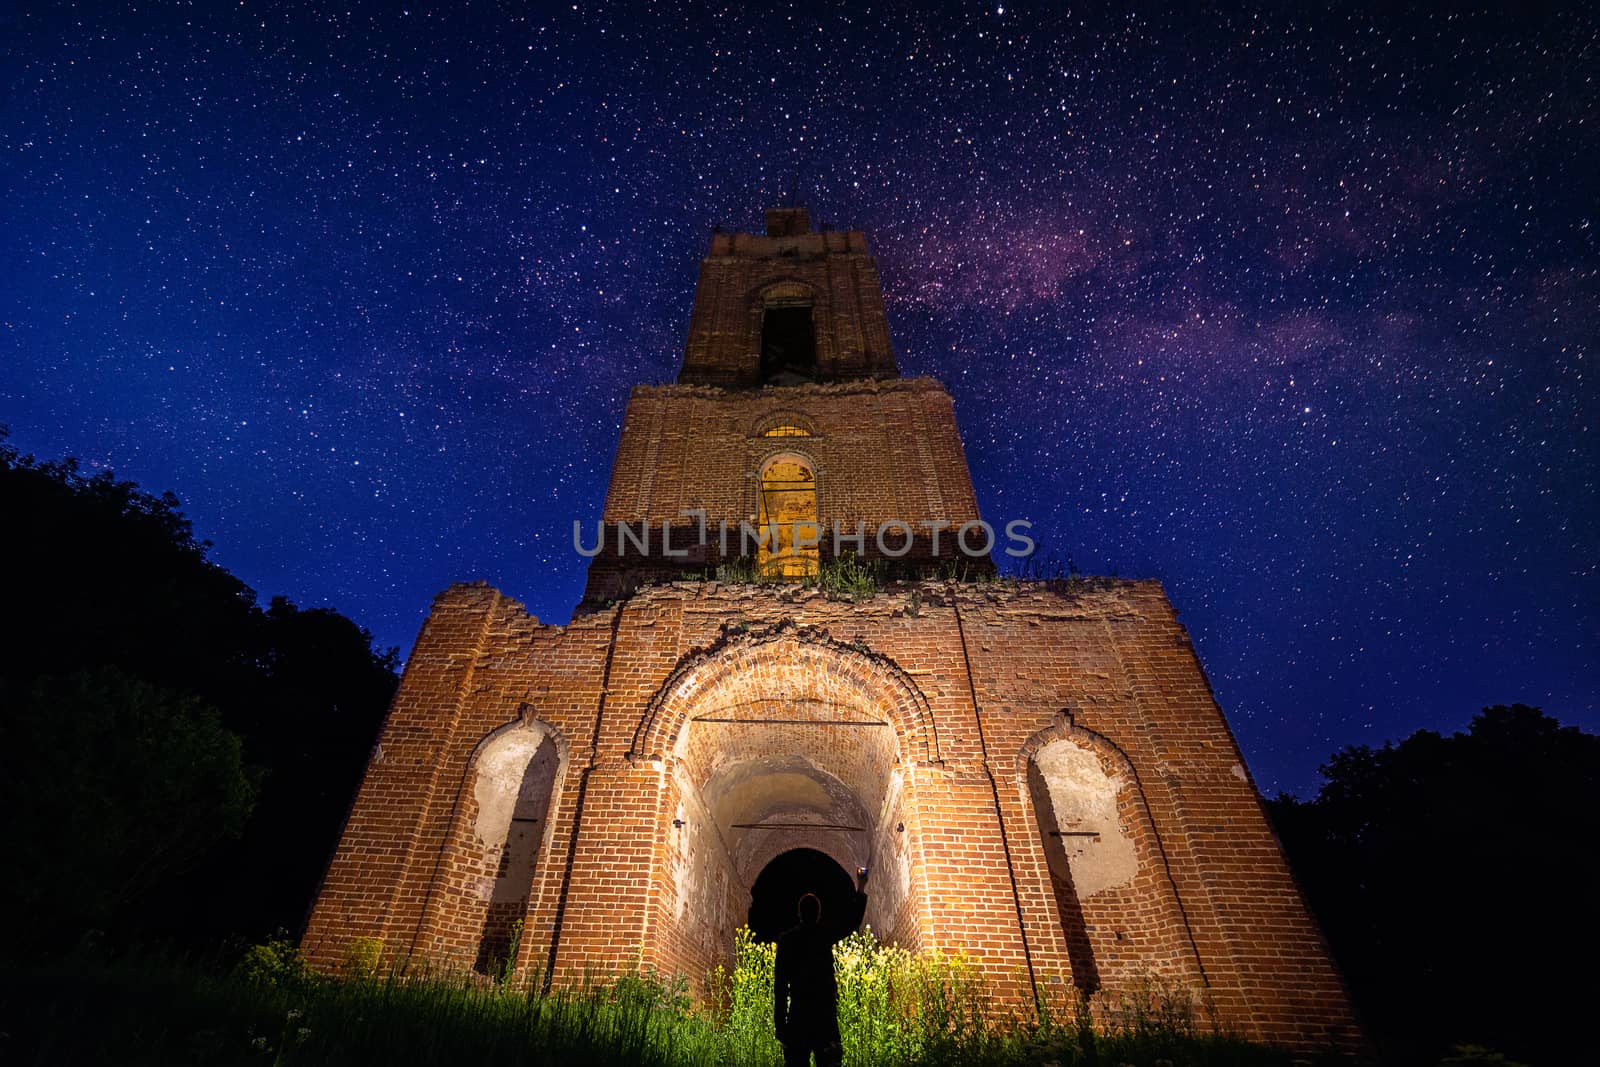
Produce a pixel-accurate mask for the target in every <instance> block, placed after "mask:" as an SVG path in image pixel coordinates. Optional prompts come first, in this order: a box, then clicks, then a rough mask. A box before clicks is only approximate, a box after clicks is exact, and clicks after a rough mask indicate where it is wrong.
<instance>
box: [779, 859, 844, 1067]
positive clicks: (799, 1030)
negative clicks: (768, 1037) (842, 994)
mask: <svg viewBox="0 0 1600 1067" xmlns="http://www.w3.org/2000/svg"><path fill="white" fill-rule="evenodd" d="M866 888H867V869H866V868H865V867H857V868H856V892H855V896H854V898H853V899H852V900H851V901H850V903H849V904H848V905H847V906H846V907H845V909H844V912H843V914H841V915H839V916H830V917H829V921H828V922H826V923H825V922H823V921H822V900H821V899H820V898H819V897H818V896H817V895H816V894H814V893H807V894H805V895H804V896H803V897H801V898H800V903H799V905H798V907H797V908H796V910H797V911H798V912H799V917H800V925H799V926H796V927H794V928H793V929H792V930H789V931H787V932H785V933H784V934H782V935H780V936H779V938H778V955H777V960H776V962H775V963H774V966H773V973H772V1021H773V1023H774V1025H775V1026H776V1028H777V1031H778V1041H779V1042H780V1043H781V1044H782V1045H783V1063H784V1067H810V1064H811V1056H812V1054H813V1053H815V1054H816V1057H817V1067H839V1063H840V1062H841V1060H843V1058H844V1049H843V1047H842V1046H841V1044H840V1041H839V985H838V981H837V979H835V977H834V974H833V946H834V945H835V944H836V943H837V942H839V941H843V940H844V939H845V938H846V937H849V936H850V934H851V933H853V932H854V931H855V930H856V929H857V928H858V927H859V926H860V925H861V917H862V916H863V915H864V914H865V913H866V910H867V894H866Z"/></svg>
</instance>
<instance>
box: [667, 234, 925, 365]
mask: <svg viewBox="0 0 1600 1067" xmlns="http://www.w3.org/2000/svg"><path fill="white" fill-rule="evenodd" d="M791 221H793V222H796V223H797V224H796V225H788V226H785V227H782V229H784V230H785V231H787V232H783V233H781V234H777V235H774V234H773V233H771V232H769V233H767V234H751V233H719V234H717V235H716V236H714V237H713V238H712V239H711V249H710V252H709V254H708V255H707V256H706V259H705V260H704V261H703V262H702V263H701V265H700V280H699V283H698V285H697V286H696V288H695V300H694V310H693V311H692V312H691V314H690V318H689V339H688V344H687V346H686V349H685V353H684V361H683V371H682V373H681V374H680V375H679V378H678V380H679V381H680V382H684V383H692V384H700V385H720V386H729V387H748V386H756V385H760V384H761V374H760V370H761V363H760V356H761V324H762V315H763V312H764V311H765V309H766V306H767V303H768V300H769V297H770V295H771V294H772V293H773V291H774V290H776V289H778V287H782V289H781V291H782V292H783V293H785V294H790V295H793V296H795V297H797V298H799V299H801V300H803V301H805V302H806V303H808V304H809V305H810V306H811V308H812V321H813V326H814V328H815V331H816V345H817V372H818V380H822V381H840V380H845V379H850V378H892V377H895V376H896V375H897V374H898V373H899V372H898V371H897V370H896V369H895V362H894V353H893V351H892V350H891V349H890V347H889V325H888V321H887V319H886V318H885V317H884V312H883V287H882V283H881V282H880V281H879V279H878V266H877V264H876V263H875V262H874V261H873V259H872V257H871V256H870V255H868V254H867V239H866V236H865V235H864V234H862V233H861V232H860V231H858V230H849V231H824V232H822V233H812V232H810V230H809V221H808V220H804V219H803V217H802V218H801V219H799V220H791Z"/></svg>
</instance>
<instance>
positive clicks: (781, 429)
mask: <svg viewBox="0 0 1600 1067" xmlns="http://www.w3.org/2000/svg"><path fill="white" fill-rule="evenodd" d="M761 436H762V437H810V436H811V431H810V430H808V429H806V428H805V427H804V426H796V425H794V424H793V423H788V422H786V423H783V424H782V425H779V426H771V427H768V428H767V429H765V430H762V431H761Z"/></svg>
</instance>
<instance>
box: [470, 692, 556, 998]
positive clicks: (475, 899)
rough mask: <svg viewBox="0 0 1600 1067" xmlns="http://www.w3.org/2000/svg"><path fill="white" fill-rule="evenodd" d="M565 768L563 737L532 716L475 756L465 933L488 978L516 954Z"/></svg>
mask: <svg viewBox="0 0 1600 1067" xmlns="http://www.w3.org/2000/svg"><path fill="white" fill-rule="evenodd" d="M566 766H567V746H566V743H565V739H564V738H563V737H562V736H561V734H560V732H559V731H557V730H556V729H555V727H553V726H551V725H550V724H549V723H546V722H544V721H543V720H541V719H539V718H537V717H535V716H534V715H532V714H531V713H528V712H524V714H523V715H522V716H520V717H519V718H518V720H517V721H516V722H514V723H510V724H508V725H506V726H504V727H501V728H500V729H498V730H496V731H494V732H493V733H491V734H490V735H489V736H488V737H486V738H484V740H483V741H482V742H481V743H480V744H479V746H478V748H477V750H476V752H475V753H474V754H473V757H472V760H471V763H470V765H469V769H468V774H467V790H466V796H465V797H464V798H463V799H464V801H465V803H464V812H463V813H464V815H465V816H466V819H465V825H464V827H463V832H462V837H463V841H462V843H461V844H462V847H461V854H462V856H463V862H464V864H465V865H466V867H467V872H466V873H467V875H468V877H467V879H466V882H467V890H468V892H467V893H466V894H464V896H465V900H464V902H463V905H462V907H463V913H464V914H463V921H464V923H465V925H466V927H467V933H468V934H469V935H474V934H475V936H474V937H473V940H474V942H475V943H473V944H470V945H469V946H468V948H469V950H470V952H471V955H472V956H473V966H474V968H475V969H476V970H478V971H480V972H482V973H484V974H499V973H501V972H502V971H503V969H504V968H505V967H506V966H507V965H508V963H509V962H511V961H512V958H513V956H514V954H515V951H516V945H515V943H514V942H515V941H516V939H517V934H518V930H519V925H518V924H519V923H521V922H522V921H523V920H524V918H525V916H526V915H527V912H528V905H529V901H530V900H531V898H532V894H533V890H534V886H535V884H536V882H537V878H538V874H539V872H540V864H541V860H542V859H543V857H544V856H545V855H547V854H548V851H549V847H550V839H551V823H552V818H551V815H552V808H553V806H554V799H555V797H557V796H558V795H559V793H560V787H561V782H562V779H563V777H564V775H565V772H566Z"/></svg>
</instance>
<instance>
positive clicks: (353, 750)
mask: <svg viewBox="0 0 1600 1067" xmlns="http://www.w3.org/2000/svg"><path fill="white" fill-rule="evenodd" d="M0 440H3V439H0ZM0 516H4V521H3V522H0V560H3V561H4V562H3V564H0V567H3V572H0V573H3V581H4V588H5V590H6V594H7V597H6V601H7V603H6V607H7V611H6V612H5V613H4V615H3V618H4V623H3V625H4V632H3V633H0V686H3V687H4V689H3V692H5V693H8V694H11V696H10V697H9V699H10V700H15V699H17V697H16V694H20V693H23V692H27V691H29V690H30V689H31V687H33V686H35V685H36V684H37V683H40V681H41V680H42V679H49V678H57V677H63V676H68V675H74V674H77V673H78V672H81V671H96V670H100V669H104V668H112V669H115V670H116V671H118V672H120V674H121V675H122V676H124V677H126V678H128V679H137V680H138V681H140V682H143V683H146V684H148V685H150V686H154V687H157V688H159V689H160V690H162V691H163V692H164V693H166V694H168V696H170V697H171V698H172V699H175V700H180V701H181V700H183V699H185V698H192V699H194V700H196V701H198V702H199V703H201V704H203V705H205V706H208V707H211V708H214V709H216V711H217V712H218V714H219V715H220V717H221V721H222V724H223V725H224V726H225V727H226V728H227V729H228V730H229V731H232V732H233V733H234V734H236V735H237V736H238V737H239V738H241V739H242V742H243V754H244V759H245V761H246V762H247V763H248V764H249V765H250V766H251V767H252V768H254V770H255V772H256V773H257V775H258V777H259V795H258V798H257V803H256V808H255V812H254V814H253V815H252V816H251V818H250V820H249V822H248V824H247V825H246V827H245V830H244V834H243V836H242V837H240V838H238V839H237V840H235V841H233V842H232V843H224V844H222V845H220V846H218V847H217V848H214V849H212V850H211V851H210V852H208V853H207V854H206V856H205V857H204V858H203V859H202V860H200V862H199V863H198V864H195V865H193V866H192V867H191V869H190V871H189V873H188V874H187V875H181V876H180V875H177V874H174V878H175V879H177V880H169V881H168V882H167V883H166V884H164V885H162V886H160V887H151V888H150V891H148V892H146V893H144V894H142V896H141V898H140V902H141V904H142V907H141V908H139V909H138V911H137V913H136V915H135V916H132V917H130V916H128V915H127V914H126V913H125V914H124V921H123V924H122V925H121V926H120V927H119V932H122V933H128V934H131V933H136V932H137V933H161V934H177V935H182V936H186V937H195V938H205V937H209V936H212V935H216V934H220V933H233V934H242V935H245V936H261V935H264V934H266V933H269V932H271V931H272V930H273V929H275V928H277V927H279V926H286V927H290V928H293V927H296V926H298V925H299V924H300V922H301V921H302V919H303V916H304V912H305V909H306V907H307V904H308V902H309V901H310V898H311V896H312V894H313V892H314V891H315V887H316V883H317V880H318V878H319V877H320V876H321V872H322V868H323V865H324V864H325V863H326V860H327V857H328V855H329V854H330V853H331V851H332V848H333V845H334V843H335V840H336V838H337V836H338V831H339V827H340V825H341V823H342V821H343V819H344V815H345V812H346V810H347V809H348V806H349V802H350V799H351V797H352V796H353V795H354V790H355V787H356V785H357V784H358V783H359V781H360V776H361V772H362V770H363V768H364V766H365V762H366V757H367V754H368V752H369V751H370V749H371V746H372V743H373V740H374V738H375V737H376V734H377V729H378V726H379V724H380V723H381V721H382V717H383V713H384V710H385V708H386V707H387V706H388V702H389V699H390V697H391V696H392V695H393V693H394V688H395V685H396V678H395V673H394V671H395V663H396V655H395V653H394V652H393V651H392V650H391V651H390V652H387V653H379V652H376V651H374V649H373V647H372V638H371V635H370V634H369V633H368V632H367V631H365V630H364V629H362V628H361V627H359V626H357V625H356V624H355V623H353V622H351V621H350V620H349V619H347V618H345V617H344V616H342V615H340V614H338V613H337V612H334V611H329V610H325V609H312V610H302V609H300V608H297V607H295V606H294V605H293V604H291V603H289V602H288V601H286V600H284V599H282V598H274V599H273V600H272V601H271V603H270V604H269V605H268V606H267V607H266V608H265V609H263V608H262V607H260V606H259V605H258V604H257V602H256V597H255V594H254V592H253V591H252V590H251V589H249V588H248V587H247V586H246V585H245V584H244V583H243V582H241V581H239V580H238V579H237V578H235V577H234V576H233V575H232V574H229V573H228V572H227V571H226V570H224V569H223V568H221V567H219V566H217V565H216V564H215V563H212V562H211V561H210V560H208V559H207V558H206V553H207V549H208V548H209V545H207V544H206V543H204V542H201V541H198V540H196V539H195V537H194V533H193V531H192V529H191V527H190V524H189V522H188V520H187V519H186V518H185V517H184V516H183V514H182V513H181V512H180V511H179V510H178V501H177V499H176V498H175V497H173V496H172V495H171V494H170V493H169V494H165V495H163V496H160V497H155V496H151V495H150V494H148V493H144V492H142V491H141V490H140V489H139V488H138V487H137V486H135V485H134V484H133V483H131V482H126V481H118V480H117V479H116V478H115V477H114V476H113V475H112V474H110V473H109V472H101V473H98V474H95V475H92V476H89V475H85V474H83V473H82V472H81V471H80V469H79V467H78V465H77V464H76V463H75V462H74V461H71V460H68V461H66V462H63V463H41V462H37V461H35V460H33V459H32V458H31V457H24V456H19V455H18V454H17V453H16V451H15V450H13V449H10V448H7V447H5V446H4V444H3V443H0ZM7 714H8V715H9V714H10V712H9V710H8V711H7ZM61 742H62V743H63V744H69V745H70V744H81V743H83V742H82V738H81V737H79V736H77V735H75V734H74V733H73V731H72V730H71V729H68V728H67V727H66V725H65V724H63V732H62V734H61ZM7 758H8V759H19V758H22V756H21V754H19V753H17V752H8V753H7ZM113 825H114V824H111V823H107V824H106V829H107V831H108V832H110V831H111V830H112V828H113ZM10 877H11V878H12V879H13V880H20V878H21V877H23V875H22V874H21V872H17V873H14V874H13V875H11V876H10ZM108 892H109V889H108ZM51 919H55V920H57V921H58V922H59V923H61V924H67V923H71V922H75V921H76V918H75V917H73V916H68V915H66V914H62V915H58V916H52V915H48V914H45V915H42V916H40V920H41V923H48V922H49V920H51Z"/></svg>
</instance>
